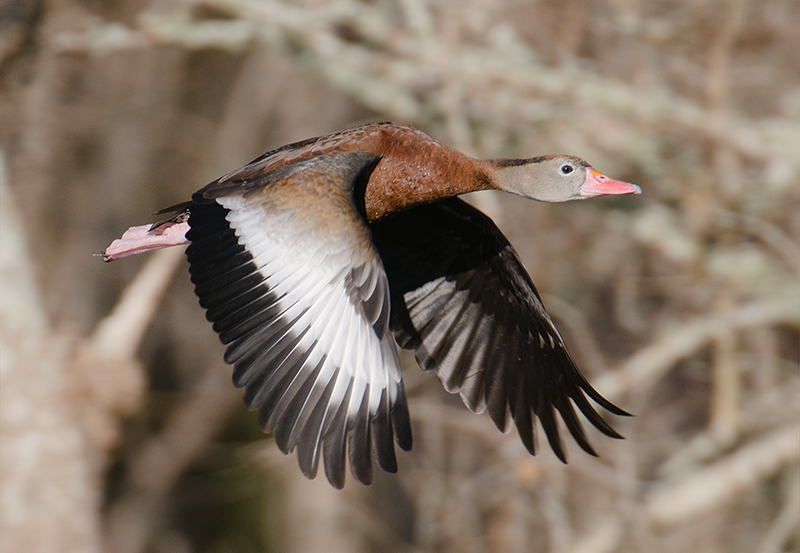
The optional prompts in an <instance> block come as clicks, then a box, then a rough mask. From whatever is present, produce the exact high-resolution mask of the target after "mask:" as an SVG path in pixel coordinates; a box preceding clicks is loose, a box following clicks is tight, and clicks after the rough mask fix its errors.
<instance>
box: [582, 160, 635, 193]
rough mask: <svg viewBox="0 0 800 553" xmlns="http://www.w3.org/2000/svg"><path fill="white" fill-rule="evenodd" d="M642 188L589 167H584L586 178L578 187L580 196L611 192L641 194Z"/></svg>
mask: <svg viewBox="0 0 800 553" xmlns="http://www.w3.org/2000/svg"><path fill="white" fill-rule="evenodd" d="M641 193H642V189H641V188H639V187H638V186H636V185H635V184H631V183H629V182H622V181H621V180H614V179H610V178H608V177H607V176H605V175H604V174H603V173H601V172H599V171H595V170H594V169H592V168H591V167H587V168H586V180H585V181H584V183H583V186H581V188H580V195H581V197H582V198H594V197H595V196H608V195H611V194H641Z"/></svg>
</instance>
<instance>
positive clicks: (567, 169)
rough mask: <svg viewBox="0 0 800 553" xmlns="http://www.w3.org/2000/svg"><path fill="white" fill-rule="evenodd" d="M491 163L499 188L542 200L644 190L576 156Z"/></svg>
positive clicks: (630, 192)
mask: <svg viewBox="0 0 800 553" xmlns="http://www.w3.org/2000/svg"><path fill="white" fill-rule="evenodd" d="M491 164H492V166H493V169H494V170H493V173H494V174H493V175H492V176H493V177H494V178H493V181H494V183H495V186H496V187H497V188H499V189H500V190H504V191H506V192H511V193H512V194H517V195H519V196H525V197H527V198H532V199H534V200H539V201H543V202H566V201H569V200H581V199H584V198H593V197H595V196H606V195H610V194H641V193H642V189H641V188H639V187H638V186H636V185H635V184H630V183H627V182H622V181H618V180H614V179H610V178H608V177H607V176H605V175H604V174H602V173H600V172H599V171H596V170H595V169H593V168H592V167H591V166H590V165H589V164H588V163H587V162H586V161H584V160H582V159H581V158H579V157H575V156H565V155H557V156H542V157H534V158H530V159H497V160H492V161H491Z"/></svg>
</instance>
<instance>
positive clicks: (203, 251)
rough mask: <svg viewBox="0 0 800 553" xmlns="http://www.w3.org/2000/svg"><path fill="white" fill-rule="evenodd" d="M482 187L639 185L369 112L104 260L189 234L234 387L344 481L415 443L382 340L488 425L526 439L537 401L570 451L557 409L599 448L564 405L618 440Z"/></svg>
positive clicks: (395, 366) (312, 461) (253, 170)
mask: <svg viewBox="0 0 800 553" xmlns="http://www.w3.org/2000/svg"><path fill="white" fill-rule="evenodd" d="M486 189H497V190H505V191H506V192H511V193H513V194H518V195H521V196H526V197H528V198H533V199H535V200H542V201H547V202H563V201H567V200H577V199H581V198H590V197H593V196H602V195H606V194H639V193H640V192H641V190H640V189H639V187H638V186H636V185H633V184H628V183H625V182H620V181H615V180H611V179H609V178H608V177H606V176H604V175H602V174H600V173H598V172H597V171H595V170H594V169H592V168H591V167H590V166H589V165H588V164H587V163H586V162H585V161H583V160H582V159H579V158H577V157H573V156H544V157H535V158H531V159H521V160H516V159H497V160H488V161H480V160H476V159H473V158H470V157H468V156H466V155H464V154H461V153H459V152H457V151H455V150H452V149H450V148H448V147H447V146H444V145H442V144H440V143H438V142H436V141H435V140H433V139H431V138H430V137H428V136H427V135H425V134H424V133H422V132H420V131H418V130H416V129H413V128H411V127H405V126H400V125H394V124H391V123H378V124H369V125H364V126H361V127H356V128H353V129H349V130H345V131H341V132H338V133H334V134H331V135H328V136H323V137H320V138H312V139H309V140H304V141H302V142H297V143H295V144H290V145H288V146H283V147H281V148H278V149H276V150H273V151H271V152H268V153H266V154H264V155H263V156H261V157H259V158H258V159H256V160H254V161H253V162H252V163H249V164H248V165H246V166H245V167H243V168H241V169H238V170H236V171H234V172H232V173H229V174H227V175H225V176H224V177H222V178H220V179H218V180H216V181H214V182H212V183H211V184H209V185H208V186H206V187H204V188H202V189H201V190H199V191H198V192H197V193H195V194H194V195H193V196H192V200H191V201H190V202H187V203H185V204H180V205H178V206H174V207H173V208H172V210H173V211H175V212H176V215H174V216H173V217H171V218H170V219H168V220H167V221H164V222H162V223H157V224H156V225H152V226H143V227H133V228H131V229H129V230H128V231H127V232H126V233H125V234H124V235H123V237H122V239H120V240H116V241H114V243H113V244H112V245H111V246H109V248H108V249H107V250H106V252H105V259H106V260H112V259H117V258H120V257H125V256H128V255H133V254H136V253H141V252H144V251H149V250H152V249H156V248H160V247H165V246H171V245H177V244H186V243H188V244H190V245H189V248H188V249H187V251H186V254H187V256H188V258H189V264H190V269H189V271H190V273H191V278H192V282H193V283H194V285H195V292H196V293H197V295H198V296H199V298H200V305H201V306H203V307H204V308H205V309H206V316H207V318H208V320H209V321H211V322H212V323H213V326H214V330H215V331H216V332H217V333H219V336H220V339H221V340H222V342H224V343H225V344H227V348H226V350H225V361H226V362H228V363H231V364H233V366H234V368H233V381H234V383H235V384H236V386H238V387H243V388H244V390H245V391H244V399H245V402H246V403H247V406H248V407H249V408H250V409H252V410H255V411H258V419H259V422H260V424H261V426H262V427H263V428H264V430H265V431H266V432H270V431H271V432H273V433H274V436H275V441H276V442H277V444H278V447H280V449H281V450H282V451H284V452H285V453H289V452H291V451H293V450H294V449H295V448H297V452H298V460H299V463H300V467H301V469H302V471H303V473H304V474H305V475H306V476H308V477H309V478H313V477H314V476H315V475H316V473H317V466H318V462H319V459H320V455H322V456H323V457H324V467H325V474H326V475H327V477H328V480H329V481H330V482H331V484H333V485H334V486H335V487H337V488H341V487H342V486H343V485H344V479H345V465H346V461H345V458H346V457H348V458H349V459H350V467H351V471H352V473H353V475H354V477H355V478H356V480H358V481H360V482H363V483H365V484H368V483H370V482H371V481H372V451H373V450H374V452H375V456H376V458H377V461H378V465H379V466H380V467H381V468H383V469H384V470H386V471H389V472H395V471H396V470H397V461H396V458H395V452H394V441H396V442H397V445H399V446H400V447H401V448H402V449H404V450H409V449H410V448H411V425H410V422H409V415H408V407H407V405H406V397H405V393H404V390H403V381H402V377H401V375H400V363H399V360H398V356H397V351H396V349H395V341H397V343H398V344H399V345H400V346H401V347H403V348H406V349H413V350H414V351H415V354H416V359H417V362H418V363H419V364H420V366H421V367H422V368H423V370H425V371H436V373H437V374H438V376H439V378H440V380H441V381H442V384H443V385H444V387H445V388H446V389H447V390H448V391H449V392H451V393H458V394H460V396H461V398H462V399H463V401H464V403H465V404H466V405H467V407H469V408H470V409H471V410H472V411H475V412H478V413H480V412H482V411H484V410H487V411H489V415H490V416H491V418H492V420H493V421H494V422H495V424H496V425H497V426H498V428H500V429H501V430H503V429H505V428H506V427H507V425H508V422H509V415H510V417H511V418H512V419H513V420H514V422H515V423H516V426H517V428H518V430H519V434H520V437H521V438H522V441H523V443H524V444H525V447H526V448H527V449H528V450H529V451H530V452H531V453H532V454H533V453H535V450H536V441H535V435H534V433H535V430H534V429H535V426H534V420H535V418H536V417H538V418H539V420H540V421H541V425H542V427H543V428H544V431H545V434H546V435H547V439H548V440H549V442H550V445H551V447H552V449H553V451H554V452H555V453H556V455H557V456H558V457H559V458H560V459H561V460H562V461H563V460H565V455H564V451H563V448H562V444H561V440H560V437H559V432H558V426H557V421H556V414H555V410H558V412H559V413H560V414H561V418H562V419H563V420H564V422H565V423H566V426H567V428H568V429H569V431H570V432H571V433H572V435H573V436H574V438H575V440H576V441H577V442H578V444H579V445H580V446H581V447H582V448H583V449H584V450H585V451H587V452H588V453H590V454H592V455H595V452H594V450H593V449H592V446H591V445H590V444H589V442H588V441H587V439H586V436H585V435H584V432H583V428H582V426H581V423H580V422H579V420H578V417H577V415H576V412H575V409H574V407H573V403H574V404H575V405H577V407H578V409H580V411H581V412H582V413H583V414H584V415H585V416H586V418H587V419H588V420H589V421H590V422H591V423H592V424H593V425H594V426H596V427H597V428H598V429H599V430H600V431H601V432H603V433H604V434H606V435H608V436H611V437H614V438H618V437H620V436H619V434H617V433H616V432H615V431H614V430H613V429H612V428H611V427H610V426H609V425H608V424H607V423H606V422H605V421H604V420H603V419H602V418H601V417H600V415H598V413H597V412H596V411H595V410H594V408H593V407H592V406H591V405H590V403H589V402H588V401H587V399H586V396H588V397H589V398H591V399H592V400H594V401H595V402H596V403H597V404H599V405H600V406H602V407H604V408H605V409H607V410H608V411H610V412H612V413H614V414H617V415H626V414H627V413H625V411H623V410H621V409H620V408H618V407H616V406H615V405H613V404H612V403H611V402H609V401H608V400H606V399H605V398H603V397H602V396H601V395H600V394H599V393H597V391H595V390H594V388H592V386H591V385H590V384H589V383H588V382H587V381H586V379H585V378H584V377H583V376H582V375H581V373H580V371H579V370H578V368H577V367H576V366H575V363H574V362H573V360H572V358H571V357H570V355H569V353H568V352H567V348H566V346H565V345H564V341H563V340H562V338H561V335H560V334H559V332H558V330H556V328H555V326H553V322H552V321H551V319H550V317H549V315H548V314H547V312H546V311H545V309H544V306H543V305H542V302H541V300H540V298H539V295H538V293H537V292H536V288H534V286H533V282H531V279H530V277H529V276H528V273H527V272H526V271H525V268H524V267H523V265H522V262H521V261H520V259H519V257H518V255H517V253H516V252H515V251H514V248H513V247H512V246H511V244H509V243H508V241H507V240H506V238H505V237H504V236H503V234H502V233H501V232H500V231H499V230H498V229H497V227H496V226H495V225H494V223H492V221H491V220H490V219H489V218H488V217H486V216H485V215H484V214H483V213H481V212H480V211H478V210H477V209H475V208H474V207H472V206H470V205H469V204H467V203H465V202H464V201H462V200H460V199H458V198H456V197H455V196H456V195H458V194H462V193H464V192H471V191H474V190H486ZM393 337H394V339H392V338H393Z"/></svg>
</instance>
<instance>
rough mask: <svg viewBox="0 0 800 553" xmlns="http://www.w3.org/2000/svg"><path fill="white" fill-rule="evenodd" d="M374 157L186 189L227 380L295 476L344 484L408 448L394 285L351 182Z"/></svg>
mask: <svg viewBox="0 0 800 553" xmlns="http://www.w3.org/2000/svg"><path fill="white" fill-rule="evenodd" d="M377 161H378V158H376V157H375V156H372V155H369V154H363V153H347V154H332V155H324V156H319V157H315V158H312V159H309V160H306V161H303V162H300V163H297V164H294V165H291V166H288V167H284V168H282V169H280V170H278V171H274V172H272V173H269V174H267V175H262V176H260V177H259V183H258V186H254V185H253V183H251V182H248V181H246V180H244V181H241V186H240V187H238V188H237V187H234V186H232V185H231V183H230V182H225V183H224V185H223V186H217V185H215V183H212V184H210V185H209V186H207V187H205V188H204V189H202V190H201V191H200V192H198V193H197V194H195V195H194V196H193V204H192V205H191V207H190V208H189V209H190V218H189V225H190V227H191V230H190V231H189V233H188V234H187V238H189V240H191V245H190V246H189V248H188V249H187V256H188V258H189V262H190V264H191V267H190V272H191V276H192V282H193V283H194V284H195V292H196V293H197V295H198V296H199V298H200V304H201V305H202V306H203V307H204V308H205V309H206V310H207V312H206V316H207V318H208V319H209V320H210V321H211V322H213V323H214V330H215V331H216V332H218V333H219V336H220V339H221V340H222V341H223V342H224V343H225V344H227V348H226V351H225V360H226V361H227V362H228V363H231V364H233V366H234V369H233V380H234V383H235V384H236V385H237V386H240V387H244V389H245V401H246V403H247V405H248V407H250V408H251V409H253V410H256V411H258V418H259V422H260V424H261V425H262V427H263V428H264V430H266V431H268V432H269V431H272V432H274V436H275V440H276V442H277V444H278V446H279V447H280V449H281V450H282V451H284V452H285V453H289V452H291V451H293V450H294V449H295V448H297V451H298V460H299V463H300V467H301V469H302V471H303V473H304V474H305V475H306V476H308V477H310V478H313V477H314V476H315V475H316V472H317V467H318V462H319V458H320V455H321V454H322V456H323V458H324V467H325V473H326V476H327V477H328V480H329V481H330V482H331V483H332V484H333V485H334V486H335V487H337V488H341V487H342V486H343V485H344V479H345V465H346V459H347V458H348V457H349V459H350V465H351V470H352V473H353V475H354V476H355V478H356V479H357V480H359V481H361V482H363V483H369V482H370V481H371V480H372V450H373V449H374V451H375V453H376V457H377V461H378V464H379V465H380V466H381V467H382V468H383V469H384V470H387V471H390V472H394V471H396V470H397V463H396V459H395V453H394V443H393V440H396V441H397V444H398V445H399V446H400V447H401V448H403V449H409V448H410V447H411V427H410V424H409V419H408V411H407V406H406V399H405V395H404V391H403V385H402V381H401V378H400V364H399V360H398V358H397V351H396V349H395V345H394V341H393V340H392V336H391V331H390V330H389V288H388V283H387V278H386V273H385V272H384V269H383V266H382V264H381V262H380V258H379V257H378V256H377V252H376V251H375V249H374V246H373V244H372V241H371V238H370V233H369V229H368V228H367V226H366V223H365V222H364V220H363V218H362V217H361V215H359V213H358V211H357V209H356V206H355V204H354V202H353V193H352V190H353V186H354V185H356V184H357V182H358V180H359V179H362V178H368V176H369V174H368V173H369V171H371V169H372V168H374V166H375V164H376V163H377Z"/></svg>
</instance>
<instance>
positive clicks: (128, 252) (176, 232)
mask: <svg viewBox="0 0 800 553" xmlns="http://www.w3.org/2000/svg"><path fill="white" fill-rule="evenodd" d="M188 230H189V223H188V222H181V223H178V222H172V221H166V222H163V223H160V224H159V225H158V226H156V227H153V225H142V226H138V227H131V228H129V229H128V230H126V231H125V233H124V234H123V235H122V238H117V239H116V240H114V241H113V242H112V243H111V245H110V246H109V247H108V248H106V251H104V252H103V261H114V260H115V259H121V258H123V257H130V256H132V255H137V254H140V253H145V252H150V251H153V250H160V249H161V248H168V247H170V246H181V245H184V244H188V243H189V240H187V239H186V231H188Z"/></svg>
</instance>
